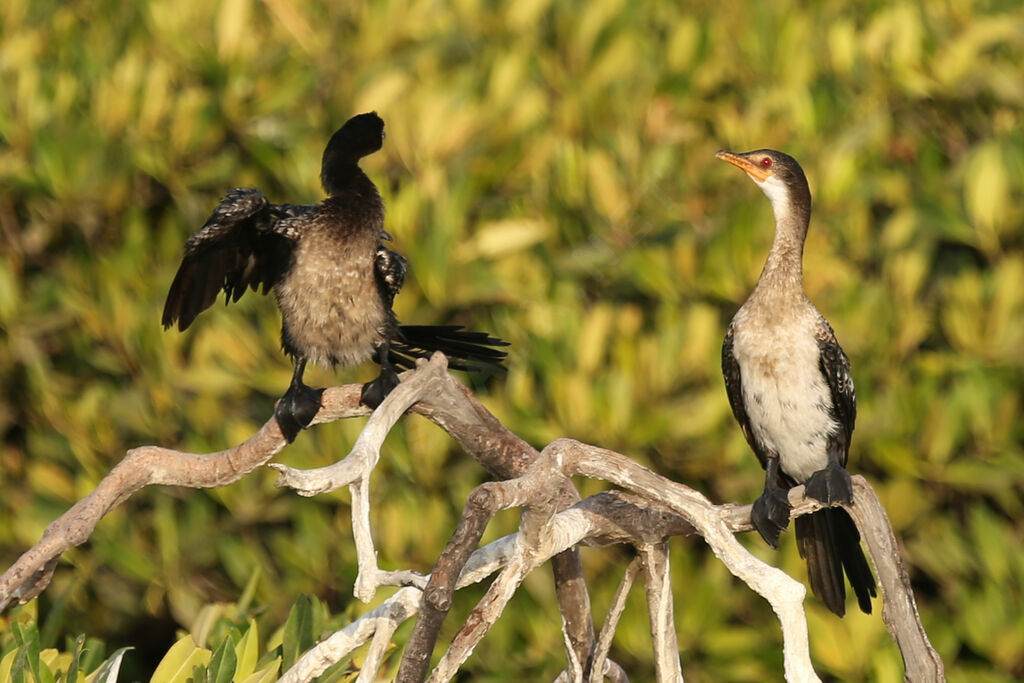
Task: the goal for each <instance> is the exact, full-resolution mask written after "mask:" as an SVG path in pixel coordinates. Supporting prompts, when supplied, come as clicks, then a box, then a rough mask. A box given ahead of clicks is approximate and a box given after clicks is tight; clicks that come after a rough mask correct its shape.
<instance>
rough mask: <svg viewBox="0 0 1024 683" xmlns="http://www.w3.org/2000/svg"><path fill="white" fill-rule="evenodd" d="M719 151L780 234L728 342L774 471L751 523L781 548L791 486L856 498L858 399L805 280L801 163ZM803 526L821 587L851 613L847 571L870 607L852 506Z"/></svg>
mask: <svg viewBox="0 0 1024 683" xmlns="http://www.w3.org/2000/svg"><path fill="white" fill-rule="evenodd" d="M716 156H717V157H718V158H719V159H721V160H723V161H727V162H729V163H730V164H732V165H734V166H737V167H739V168H740V169H741V170H743V171H745V172H746V173H747V175H748V176H750V178H751V179H752V180H753V181H754V183H756V184H757V186H758V187H760V188H761V190H762V191H763V192H764V193H765V195H767V196H768V199H769V200H770V201H771V203H772V209H773V211H774V214H775V239H774V241H773V243H772V248H771V251H770V252H769V253H768V259H767V261H766V262H765V264H764V269H763V270H762V271H761V277H760V279H759V280H758V282H757V286H756V287H755V289H754V292H753V293H752V294H751V295H750V297H749V298H748V299H747V301H746V302H745V303H744V304H743V306H742V307H741V308H740V310H739V311H738V312H737V313H736V315H735V317H734V318H733V319H732V322H731V323H730V324H729V330H728V332H727V333H726V336H725V343H724V344H723V345H722V372H723V374H724V375H725V388H726V391H727V393H728V395H729V405H730V406H731V407H732V412H733V415H735V416H736V420H737V421H738V422H739V423H740V427H741V428H742V430H743V436H745V437H746V439H747V442H748V443H749V444H750V447H751V448H752V449H753V450H754V453H755V454H756V455H757V457H758V459H759V460H760V461H761V466H762V467H764V468H765V480H764V492H763V493H762V494H761V496H760V497H759V498H758V499H757V501H755V503H754V509H753V513H752V514H751V521H752V522H753V524H754V526H755V527H756V528H757V531H758V533H760V534H761V537H762V538H764V540H765V541H766V542H767V543H768V544H769V545H771V546H772V547H773V548H774V547H778V541H779V533H780V532H781V531H782V530H783V529H785V528H786V527H787V526H788V525H789V516H790V505H789V498H788V489H789V488H791V487H792V486H795V485H797V484H804V486H805V493H806V495H807V496H808V497H810V498H814V499H815V500H819V501H821V502H822V503H825V504H826V505H829V504H832V503H845V504H852V503H853V487H852V483H851V481H850V474H849V472H847V471H846V469H845V466H846V461H847V458H848V457H849V453H850V437H851V436H852V434H853V424H854V421H855V420H856V417H857V402H856V397H855V396H854V391H853V378H852V377H851V376H850V361H849V359H848V358H847V357H846V354H845V353H843V350H842V348H840V346H839V342H837V341H836V337H835V334H834V333H833V332H832V328H831V326H829V324H828V322H827V321H826V320H825V318H824V317H822V315H821V313H819V312H818V310H817V309H816V308H815V307H814V304H812V303H811V302H810V300H809V299H808V298H807V295H806V294H805V293H804V289H803V250H804V239H805V238H806V236H807V227H808V224H809V223H810V218H811V192H810V189H809V187H808V185H807V178H806V177H805V176H804V172H803V169H801V168H800V165H799V164H798V163H797V162H796V160H795V159H793V158H792V157H791V156H789V155H787V154H783V153H782V152H776V151H774V150H770V149H762V150H757V151H754V152H746V153H744V154H734V153H733V152H728V151H725V150H722V151H720V152H718V154H717V155H716ZM795 525H796V539H797V547H798V548H799V550H800V555H801V556H802V557H804V558H805V559H806V560H807V571H808V575H809V577H810V580H811V588H812V589H813V590H814V593H815V594H816V595H817V596H818V597H820V598H821V599H822V600H823V601H824V602H825V604H826V605H827V606H828V608H829V609H830V610H832V611H833V612H835V613H836V614H838V615H839V616H842V615H843V614H844V613H845V612H846V585H845V583H844V581H843V570H844V569H845V570H846V575H847V576H848V577H849V579H850V585H852V586H853V590H854V592H855V593H856V594H857V602H858V604H859V605H860V608H861V610H863V611H864V612H866V613H869V614H870V613H871V598H872V597H874V596H875V579H874V577H873V576H872V574H871V569H870V567H869V566H868V564H867V560H866V559H865V558H864V553H863V551H862V550H861V548H860V534H859V533H858V532H857V527H856V526H855V525H854V523H853V520H852V519H850V516H849V514H847V512H846V511H845V510H844V509H842V508H841V507H828V508H825V509H822V510H819V511H817V512H814V513H812V514H810V515H805V516H802V517H798V518H797V519H796V521H795Z"/></svg>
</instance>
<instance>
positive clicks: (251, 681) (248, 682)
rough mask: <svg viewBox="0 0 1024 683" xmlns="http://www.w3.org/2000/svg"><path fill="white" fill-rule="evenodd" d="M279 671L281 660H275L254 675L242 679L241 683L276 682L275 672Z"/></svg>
mask: <svg viewBox="0 0 1024 683" xmlns="http://www.w3.org/2000/svg"><path fill="white" fill-rule="evenodd" d="M280 670H281V660H280V659H275V660H274V661H273V662H271V663H270V664H268V665H267V666H265V667H263V668H262V669H260V670H259V671H257V672H256V673H254V674H252V675H251V676H249V677H248V678H246V679H243V680H242V683H270V682H271V681H275V680H277V672H278V671H280Z"/></svg>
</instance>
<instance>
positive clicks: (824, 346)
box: [815, 318, 857, 466]
mask: <svg viewBox="0 0 1024 683" xmlns="http://www.w3.org/2000/svg"><path fill="white" fill-rule="evenodd" d="M815 337H816V338H817V341H818V353H819V361H818V362H819V365H820V367H821V374H822V376H823V377H824V378H825V383H826V384H828V388H829V392H830V393H831V394H832V417H833V418H835V420H836V421H837V422H838V423H839V433H838V434H836V435H835V436H833V437H832V438H831V439H830V440H829V451H838V455H839V456H840V458H839V462H841V463H842V464H843V465H844V466H845V465H846V460H847V458H848V457H849V455H850V439H851V438H853V426H854V423H855V422H856V421H857V396H856V394H855V393H854V388H853V375H851V374H850V359H849V358H847V357H846V353H845V352H844V351H843V349H842V347H841V346H839V342H838V341H837V340H836V335H835V332H833V331H832V326H831V325H829V324H828V321H826V320H825V319H824V318H822V319H821V320H820V322H819V325H818V329H817V331H816V332H815ZM830 455H831V453H830Z"/></svg>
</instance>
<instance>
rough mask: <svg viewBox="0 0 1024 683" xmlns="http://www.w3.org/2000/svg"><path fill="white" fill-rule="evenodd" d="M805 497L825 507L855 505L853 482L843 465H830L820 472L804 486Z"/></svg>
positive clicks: (813, 475) (812, 476)
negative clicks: (835, 504)
mask: <svg viewBox="0 0 1024 683" xmlns="http://www.w3.org/2000/svg"><path fill="white" fill-rule="evenodd" d="M804 495H805V496H807V497H808V498H813V499H814V500H817V501H820V502H822V503H824V504H825V505H831V504H833V503H846V504H847V505H851V504H852V503H853V482H852V481H851V480H850V473H849V472H847V471H846V469H845V468H843V467H842V466H841V465H838V464H830V465H829V466H828V467H826V468H825V469H823V470H818V471H817V472H815V473H814V474H812V475H811V478H810V479H808V480H807V483H806V484H804Z"/></svg>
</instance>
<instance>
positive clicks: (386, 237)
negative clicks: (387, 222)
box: [380, 229, 395, 242]
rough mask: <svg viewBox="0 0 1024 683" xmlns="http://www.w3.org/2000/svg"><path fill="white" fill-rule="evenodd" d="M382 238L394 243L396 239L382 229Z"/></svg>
mask: <svg viewBox="0 0 1024 683" xmlns="http://www.w3.org/2000/svg"><path fill="white" fill-rule="evenodd" d="M380 238H381V239H382V240H387V241H388V242H392V241H394V239H395V238H394V237H392V236H391V233H390V232H388V231H387V230H384V229H381V231H380Z"/></svg>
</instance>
